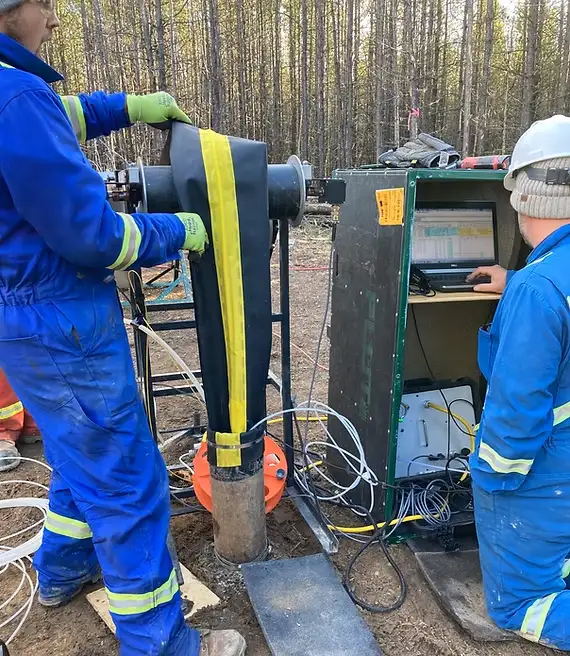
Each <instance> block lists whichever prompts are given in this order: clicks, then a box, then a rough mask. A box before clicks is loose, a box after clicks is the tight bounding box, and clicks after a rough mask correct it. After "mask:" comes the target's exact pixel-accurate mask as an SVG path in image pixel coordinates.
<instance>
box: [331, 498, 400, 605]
mask: <svg viewBox="0 0 570 656" xmlns="http://www.w3.org/2000/svg"><path fill="white" fill-rule="evenodd" d="M358 508H359V510H362V511H364V512H365V513H366V515H367V519H368V521H369V522H370V525H371V526H375V524H376V522H375V521H374V519H373V518H372V515H371V514H370V512H369V510H368V509H367V508H362V507H358ZM393 519H394V517H392V518H391V519H390V520H389V521H387V522H386V524H385V525H384V526H383V527H382V528H379V529H378V530H376V531H375V532H374V533H373V534H372V535H371V536H370V537H369V538H368V540H367V541H366V542H364V544H363V545H362V546H361V547H360V548H359V549H358V550H357V551H356V552H355V553H354V555H353V556H352V558H351V559H350V560H349V562H348V565H347V566H346V569H345V571H344V575H343V579H342V583H343V585H344V588H345V590H346V591H347V593H348V596H349V597H350V598H351V599H352V601H353V602H354V603H355V604H357V605H358V606H360V607H361V608H364V610H367V611H368V612H370V613H376V614H386V613H391V612H393V611H395V610H398V608H400V607H401V606H402V605H403V604H404V601H405V600H406V596H407V594H408V587H407V585H406V579H405V578H404V575H403V574H402V570H401V569H400V568H399V566H398V563H397V562H396V561H395V560H394V558H393V557H392V554H391V553H390V552H389V551H388V547H387V546H386V542H385V535H386V529H387V527H388V526H390V523H391V522H392V520H393ZM375 542H378V543H379V544H380V548H381V549H382V553H383V554H384V556H385V557H386V560H387V561H388V563H389V564H390V565H391V567H392V569H393V570H394V572H395V573H396V576H397V577H398V583H399V586H400V595H399V597H398V599H397V600H396V601H395V602H394V603H393V604H391V605H390V606H379V605H374V604H369V603H368V602H366V601H364V600H363V599H361V598H360V597H359V596H358V595H357V594H356V592H355V591H354V589H353V588H352V586H351V584H350V575H351V572H352V569H353V567H354V565H355V564H356V562H357V561H358V559H359V558H360V556H362V554H363V553H365V551H366V550H367V549H368V548H369V547H371V546H372V545H373V544H374V543H375Z"/></svg>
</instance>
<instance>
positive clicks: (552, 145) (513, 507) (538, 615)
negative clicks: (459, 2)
mask: <svg viewBox="0 0 570 656" xmlns="http://www.w3.org/2000/svg"><path fill="white" fill-rule="evenodd" d="M505 187H506V188H507V189H509V190H510V191H511V199H510V200H511V205H512V206H513V207H514V209H515V210H517V212H518V221H519V227H520V230H521V234H522V236H523V238H524V240H525V241H526V242H527V243H528V244H529V246H531V247H532V249H533V250H532V252H531V254H530V255H529V257H528V259H527V264H526V266H525V267H524V268H523V269H521V270H520V271H517V272H516V273H515V272H510V273H509V276H508V278H509V279H508V284H507V272H506V271H505V270H504V269H500V268H497V269H495V271H496V274H497V275H495V279H494V280H493V279H492V280H491V284H494V285H496V286H497V287H498V288H499V289H496V291H501V289H500V287H501V286H502V287H503V288H504V293H503V296H502V298H501V300H500V302H499V305H498V308H497V311H496V313H495V317H494V320H493V323H492V325H491V327H490V329H488V330H485V329H482V330H481V331H480V338H479V366H480V369H481V372H482V373H483V375H484V376H485V378H486V379H487V381H488V391H487V397H486V399H485V405H484V410H483V415H482V418H481V424H480V428H479V431H478V434H477V442H476V448H475V452H474V454H473V455H472V456H471V462H470V465H471V473H472V478H473V496H474V502H475V521H476V526H477V536H478V539H479V553H480V559H481V569H482V572H483V586H484V589H485V598H486V602H487V609H488V611H489V615H490V616H491V618H492V619H493V620H494V621H495V623H496V624H497V625H498V626H500V627H501V628H503V629H506V630H510V631H514V632H516V633H518V634H520V635H521V636H522V637H524V638H526V639H528V640H531V641H533V642H540V643H542V644H545V645H548V646H549V647H553V648H556V649H559V650H563V651H570V632H569V631H568V618H569V617H570V590H567V589H566V579H567V577H568V576H569V575H570V560H569V552H570V309H569V305H570V118H568V117H566V116H553V117H552V118H550V119H547V120H544V121H538V122H537V123H534V124H533V125H532V126H531V127H530V128H529V129H528V130H527V131H526V132H525V133H524V134H523V135H522V136H521V138H520V139H519V141H518V143H517V144H516V146H515V149H514V152H513V157H512V161H511V166H510V168H509V172H508V175H507V176H506V177H505ZM499 274H500V276H502V278H500V277H499ZM505 286H506V287H505Z"/></svg>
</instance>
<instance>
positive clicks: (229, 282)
mask: <svg viewBox="0 0 570 656" xmlns="http://www.w3.org/2000/svg"><path fill="white" fill-rule="evenodd" d="M200 143H201V146H202V158H203V160H204V170H205V172H206V182H207V185H208V201H209V205H210V216H211V219H212V243H213V248H214V257H215V260H216V271H217V276H218V292H219V296H220V304H221V309H222V323H223V326H224V341H225V344H226V363H227V370H228V392H229V415H230V430H231V433H224V443H225V444H226V445H227V446H233V445H236V446H237V445H238V444H239V443H240V433H244V432H245V431H246V430H247V384H246V356H245V316H244V299H243V281H242V267H241V245H240V231H239V215H238V206H237V198H236V183H235V177H234V166H233V160H232V153H231V149H230V142H229V139H228V137H225V136H223V135H221V134H217V133H215V132H212V130H200ZM241 451H242V450H241V449H235V450H233V449H232V450H225V453H224V454H223V456H221V452H222V450H219V451H218V452H217V454H216V455H217V462H218V466H220V467H236V466H239V465H240V464H241ZM222 463H223V464H222Z"/></svg>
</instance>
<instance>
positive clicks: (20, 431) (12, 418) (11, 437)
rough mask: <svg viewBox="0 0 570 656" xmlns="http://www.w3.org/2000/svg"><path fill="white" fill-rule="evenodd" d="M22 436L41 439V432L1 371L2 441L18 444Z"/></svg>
mask: <svg viewBox="0 0 570 656" xmlns="http://www.w3.org/2000/svg"><path fill="white" fill-rule="evenodd" d="M21 436H23V437H30V438H33V437H39V436H40V432H39V430H38V427H37V426H36V423H35V422H34V420H33V419H32V417H31V415H30V414H29V413H28V412H27V411H26V410H25V409H24V407H23V406H22V404H21V403H20V401H19V399H18V397H17V396H16V395H15V394H14V390H13V389H12V387H11V386H10V383H9V382H8V379H7V378H6V376H5V374H4V372H3V371H2V370H1V369H0V440H6V441H8V442H16V440H17V439H18V438H19V437H21Z"/></svg>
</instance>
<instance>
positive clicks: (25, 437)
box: [18, 428, 42, 444]
mask: <svg viewBox="0 0 570 656" xmlns="http://www.w3.org/2000/svg"><path fill="white" fill-rule="evenodd" d="M41 441H42V434H41V433H40V431H39V430H38V429H37V428H30V429H28V430H26V429H25V428H24V432H23V433H22V435H20V437H19V438H18V442H22V443H23V444H35V443H36V442H41Z"/></svg>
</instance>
